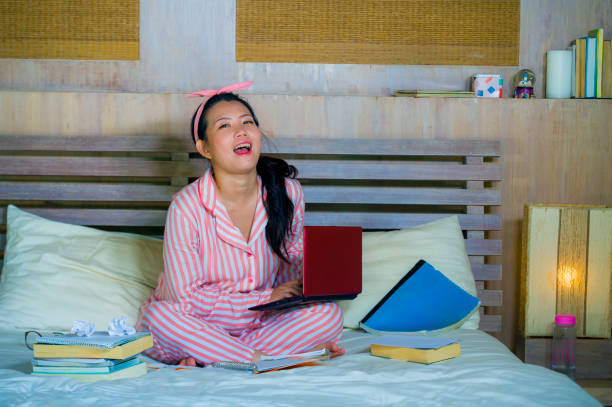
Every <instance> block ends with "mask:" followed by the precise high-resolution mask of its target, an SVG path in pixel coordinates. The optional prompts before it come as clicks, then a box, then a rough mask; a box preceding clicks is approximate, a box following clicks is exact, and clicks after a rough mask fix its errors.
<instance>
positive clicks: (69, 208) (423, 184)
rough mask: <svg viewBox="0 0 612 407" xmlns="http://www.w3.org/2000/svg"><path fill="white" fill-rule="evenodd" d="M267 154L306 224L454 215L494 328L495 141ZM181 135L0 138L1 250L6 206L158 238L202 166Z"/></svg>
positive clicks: (371, 223)
mask: <svg viewBox="0 0 612 407" xmlns="http://www.w3.org/2000/svg"><path fill="white" fill-rule="evenodd" d="M263 149H264V152H266V153H269V154H272V155H276V156H280V157H283V158H285V159H286V160H287V161H289V162H290V163H292V164H293V165H295V166H296V167H297V168H298V170H299V179H300V181H301V182H302V185H303V187H304V193H305V198H306V219H305V221H306V224H308V225H359V226H362V227H363V228H364V229H365V230H389V229H400V228H408V227H412V226H416V225H419V224H423V223H426V222H428V221H431V220H434V219H438V218H440V217H444V216H448V215H449V214H458V216H459V222H460V224H461V228H462V230H463V231H464V235H465V238H466V248H467V252H468V255H469V256H470V260H471V264H472V271H473V273H474V277H475V280H476V284H477V289H478V296H479V298H480V300H481V303H482V307H481V323H480V328H481V329H482V330H485V331H488V332H498V331H500V330H501V317H500V316H499V315H489V314H488V313H487V312H486V311H487V309H488V307H501V305H502V295H501V291H499V290H491V289H487V288H488V287H487V286H486V282H487V281H494V280H501V264H490V263H489V257H488V256H499V255H500V254H501V241H500V240H497V239H492V238H490V236H489V235H490V232H492V231H499V230H500V229H501V217H500V216H499V215H496V214H493V213H491V208H492V207H493V206H498V205H501V194H500V190H499V189H498V187H497V182H496V181H499V180H500V178H501V176H500V172H501V171H500V167H499V163H498V158H499V156H500V145H499V142H497V141H476V140H401V139H399V140H398V139H393V140H390V139H318V138H317V139H306V138H284V139H283V138H272V139H267V140H266V141H265V142H264V148H263ZM206 166H207V164H206V161H205V160H204V159H202V158H200V157H199V156H198V155H197V153H196V152H195V149H194V147H193V143H192V142H191V140H190V139H189V137H180V138H178V137H170V136H168V137H166V136H157V135H156V136H129V137H108V136H106V137H91V136H84V137H80V136H72V137H68V136H57V137H51V136H23V135H22V136H10V135H8V136H7V135H0V248H2V252H0V255H1V256H3V255H4V251H3V249H4V245H5V241H6V236H5V235H6V207H7V205H8V204H11V203H12V204H15V205H17V206H19V207H20V208H22V209H25V210H28V211H30V212H33V213H35V214H38V215H40V216H44V217H46V218H48V219H53V220H57V221H62V222H68V223H74V224H79V225H87V226H94V227H99V228H103V229H106V230H120V231H130V232H135V233H142V234H150V235H157V236H161V235H162V234H163V226H164V221H165V214H166V209H167V207H168V204H169V202H170V200H171V199H172V196H173V194H174V193H176V192H177V191H178V190H180V189H181V188H182V187H183V186H184V185H187V184H188V183H189V182H191V181H193V180H194V179H195V178H197V177H198V176H200V175H201V174H202V173H203V171H204V169H205V168H206Z"/></svg>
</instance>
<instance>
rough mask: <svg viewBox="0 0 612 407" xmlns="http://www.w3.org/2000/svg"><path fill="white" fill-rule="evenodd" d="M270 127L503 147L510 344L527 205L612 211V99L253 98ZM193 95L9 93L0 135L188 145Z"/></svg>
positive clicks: (302, 133) (294, 132)
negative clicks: (184, 141) (160, 137)
mask: <svg viewBox="0 0 612 407" xmlns="http://www.w3.org/2000/svg"><path fill="white" fill-rule="evenodd" d="M248 100H249V101H250V102H251V103H252V104H253V106H254V108H255V111H256V113H257V114H258V116H259V119H260V122H261V124H262V127H263V128H264V129H266V130H267V131H268V133H269V134H270V135H274V134H283V135H284V136H287V137H306V136H311V137H317V136H322V137H323V136H325V137H335V138H339V137H355V138H366V137H376V136H380V137H386V138H455V139H465V138H477V139H484V140H486V139H490V140H501V142H502V152H503V154H504V155H503V158H502V171H503V172H502V181H501V182H502V188H501V190H502V199H503V202H504V205H503V207H502V208H499V213H501V215H502V216H503V235H502V236H501V238H502V240H503V254H502V261H503V279H502V280H501V281H499V282H496V283H489V285H488V286H487V287H486V288H487V289H500V290H503V297H504V307H503V309H502V310H496V309H494V311H498V312H499V313H500V314H501V315H502V317H503V332H502V334H501V336H500V338H501V339H502V340H503V341H504V342H505V343H506V344H508V345H509V346H512V344H513V342H514V333H515V331H516V327H517V321H518V305H519V276H520V262H521V258H520V256H521V228H522V224H521V221H522V219H523V207H524V205H525V204H526V203H582V204H607V205H610V204H612V189H611V188H610V185H612V160H610V159H609V157H610V156H612V121H610V120H609V118H610V117H612V101H610V100H570V99H565V100H563V99H561V100H543V99H535V100H513V99H501V100H492V99H471V100H452V99H435V100H428V99H412V98H393V97H383V98H377V97H357V96H290V95H248ZM197 103H198V101H194V100H193V99H188V98H186V97H185V95H184V94H131V93H95V92H92V93H72V92H51V93H44V92H12V91H0V133H3V134H48V135H53V134H71V135H79V134H81V135H96V134H100V133H103V134H105V135H116V136H121V137H127V136H130V135H133V134H146V133H154V134H161V133H171V134H184V135H185V136H186V137H188V131H189V126H188V122H189V120H190V118H191V115H192V114H193V111H194V110H195V108H196V106H197Z"/></svg>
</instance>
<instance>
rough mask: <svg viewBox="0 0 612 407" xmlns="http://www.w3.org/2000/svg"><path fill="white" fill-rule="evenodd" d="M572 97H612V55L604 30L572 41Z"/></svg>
mask: <svg viewBox="0 0 612 407" xmlns="http://www.w3.org/2000/svg"><path fill="white" fill-rule="evenodd" d="M570 49H571V50H572V54H573V64H572V96H573V97H575V98H611V97H612V54H611V49H610V40H604V30H603V28H598V29H595V30H591V31H589V32H588V35H587V36H585V37H580V38H576V39H575V40H574V41H572V44H571V47H570Z"/></svg>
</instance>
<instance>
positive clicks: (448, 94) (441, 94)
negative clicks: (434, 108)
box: [393, 90, 476, 98]
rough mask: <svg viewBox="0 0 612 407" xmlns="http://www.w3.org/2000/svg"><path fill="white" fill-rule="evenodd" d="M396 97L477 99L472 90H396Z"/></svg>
mask: <svg viewBox="0 0 612 407" xmlns="http://www.w3.org/2000/svg"><path fill="white" fill-rule="evenodd" d="M393 95H394V96H407V97H413V98H473V97H476V94H475V92H474V91H471V90H396V91H395V92H394V93H393Z"/></svg>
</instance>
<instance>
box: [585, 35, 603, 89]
mask: <svg viewBox="0 0 612 407" xmlns="http://www.w3.org/2000/svg"><path fill="white" fill-rule="evenodd" d="M588 35H589V38H594V39H595V66H594V68H595V96H594V97H597V98H600V97H601V95H602V86H601V85H602V83H601V74H602V63H603V41H604V38H603V36H604V30H603V28H597V29H595V30H591V31H589V33H588Z"/></svg>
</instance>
